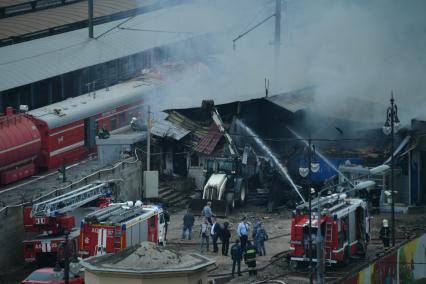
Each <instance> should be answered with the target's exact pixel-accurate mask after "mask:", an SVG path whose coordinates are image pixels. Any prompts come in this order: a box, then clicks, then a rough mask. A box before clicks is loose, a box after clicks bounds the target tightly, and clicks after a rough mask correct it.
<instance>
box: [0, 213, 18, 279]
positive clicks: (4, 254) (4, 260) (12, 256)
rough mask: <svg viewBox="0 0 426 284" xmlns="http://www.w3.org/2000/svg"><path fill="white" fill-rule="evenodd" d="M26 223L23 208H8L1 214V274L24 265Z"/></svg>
mask: <svg viewBox="0 0 426 284" xmlns="http://www.w3.org/2000/svg"><path fill="white" fill-rule="evenodd" d="M23 238H24V223H23V218H22V206H19V207H13V208H7V210H5V211H3V212H1V213H0V248H1V249H0V274H3V273H5V272H6V270H7V268H8V267H10V266H12V265H19V264H22V263H23V261H24V254H23V250H22V244H21V242H22V240H23Z"/></svg>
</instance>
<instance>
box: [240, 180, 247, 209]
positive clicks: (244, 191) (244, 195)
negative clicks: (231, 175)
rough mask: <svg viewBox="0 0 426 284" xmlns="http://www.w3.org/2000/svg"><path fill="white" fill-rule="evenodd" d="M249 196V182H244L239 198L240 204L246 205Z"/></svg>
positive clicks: (241, 205)
mask: <svg viewBox="0 0 426 284" xmlns="http://www.w3.org/2000/svg"><path fill="white" fill-rule="evenodd" d="M247 196H248V190H247V183H246V182H243V183H242V185H241V189H240V196H239V198H238V206H240V207H244V206H245V205H246V203H247Z"/></svg>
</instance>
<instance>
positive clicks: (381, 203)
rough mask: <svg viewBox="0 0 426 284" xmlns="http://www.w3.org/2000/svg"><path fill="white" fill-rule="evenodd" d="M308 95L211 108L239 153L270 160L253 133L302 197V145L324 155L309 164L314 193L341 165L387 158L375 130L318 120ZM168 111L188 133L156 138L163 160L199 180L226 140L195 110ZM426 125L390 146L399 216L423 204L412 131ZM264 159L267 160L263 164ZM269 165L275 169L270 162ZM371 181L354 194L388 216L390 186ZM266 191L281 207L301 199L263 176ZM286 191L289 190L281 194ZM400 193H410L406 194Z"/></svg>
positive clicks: (420, 156) (386, 146)
mask: <svg viewBox="0 0 426 284" xmlns="http://www.w3.org/2000/svg"><path fill="white" fill-rule="evenodd" d="M313 92H314V89H312V88H307V89H303V90H300V91H298V92H291V93H286V94H279V95H276V96H269V97H267V98H260V99H254V100H249V101H242V102H233V103H228V104H223V105H218V106H217V108H218V111H219V113H220V115H221V117H222V119H223V121H224V123H225V124H226V125H227V127H228V132H229V133H230V134H231V136H232V138H233V139H234V140H235V142H236V143H237V145H238V147H239V148H240V149H243V148H244V147H245V146H246V145H250V146H251V147H252V148H253V150H254V152H256V153H257V155H260V156H265V157H266V156H268V155H267V154H266V153H265V151H264V149H262V148H263V147H262V146H259V143H255V142H254V137H252V136H253V135H252V134H250V133H255V134H256V136H257V137H260V138H261V141H262V142H263V143H264V144H265V145H266V147H267V148H269V149H270V152H272V153H273V154H274V156H275V157H276V160H278V161H279V162H280V163H281V164H282V166H284V167H287V169H288V172H289V174H290V176H291V178H292V179H293V180H294V182H295V184H297V185H299V186H301V187H302V188H303V190H302V191H303V195H304V196H305V197H306V196H307V186H308V182H307V181H306V179H302V178H301V177H300V176H299V173H298V170H299V166H300V164H301V163H303V161H304V159H306V155H305V154H304V152H306V144H305V142H304V141H307V140H308V139H312V141H313V143H315V145H316V148H317V151H319V152H321V153H322V157H320V156H319V155H317V156H315V157H314V159H316V160H317V161H318V163H319V164H320V170H319V171H318V172H317V173H312V175H311V180H310V182H311V185H312V186H313V187H314V188H316V189H320V188H321V187H323V186H324V185H325V184H327V185H333V184H334V185H337V183H338V182H339V179H338V176H339V174H338V172H337V170H338V168H339V166H359V167H361V166H362V167H375V166H378V165H381V164H383V163H388V158H389V157H390V154H391V152H390V139H389V137H386V136H385V135H383V133H382V131H381V125H380V124H377V125H375V124H371V123H364V124H363V123H361V122H355V121H350V120H346V119H340V118H335V117H327V116H324V115H321V114H319V113H316V112H315V110H314V109H312V108H310V107H309V101H312V100H311V99H312V96H313ZM297 94H299V95H297ZM166 112H167V113H168V115H169V116H168V118H167V119H166V120H168V121H169V122H171V123H172V124H174V125H177V126H179V127H181V128H182V129H185V130H187V131H188V133H187V134H185V135H184V136H183V137H180V139H173V138H171V137H166V136H167V135H166V136H164V137H162V138H165V140H167V141H168V142H164V139H163V142H161V143H167V150H164V152H167V153H169V155H168V157H167V158H165V160H168V162H167V163H168V164H169V168H168V169H169V170H170V171H172V172H174V173H179V174H182V175H189V176H193V177H195V178H196V179H197V176H199V175H200V174H201V172H202V168H203V166H204V162H205V161H206V160H207V159H208V157H211V156H215V157H217V156H226V155H227V149H226V148H227V147H225V145H226V143H225V139H224V137H223V136H222V135H221V134H220V133H219V131H218V130H217V129H215V128H214V127H213V126H212V125H213V121H212V120H211V118H210V114H209V113H208V112H206V111H204V110H203V109H201V108H190V109H179V110H168V111H166ZM237 121H242V122H244V125H246V127H248V128H250V129H251V131H252V132H247V130H245V129H244V127H241V124H240V123H236V122H237ZM425 125H426V124H425V123H424V122H423V121H413V123H412V127H411V128H412V130H408V129H402V130H401V131H399V132H398V133H397V135H396V137H395V139H396V140H395V145H396V146H397V147H396V148H397V149H399V150H398V152H397V153H395V157H396V158H395V169H396V170H395V184H396V186H395V188H396V190H397V191H398V193H397V195H396V202H397V204H398V206H399V207H400V209H399V210H400V211H401V210H405V209H403V208H407V206H410V205H422V204H424V203H425V201H424V200H425V197H424V196H425V194H424V192H423V191H422V190H421V189H420V188H422V184H423V183H424V181H423V179H422V178H421V176H422V175H421V172H422V169H421V168H422V167H421V163H422V161H423V160H424V158H425V157H426V155H425V154H424V152H425V151H424V149H423V148H424V147H423V146H420V142H421V139H414V137H415V136H416V135H419V134H416V132H421V131H422V130H421V129H425ZM294 133H297V134H298V136H297V135H295V134H294ZM157 138H158V137H157ZM423 144H424V143H423ZM423 144H422V145H423ZM163 145H164V144H163ZM173 153H179V154H178V155H175V154H173ZM325 159H326V160H327V161H325ZM269 160H273V159H271V158H270V157H269ZM268 166H274V165H271V163H269V165H268ZM370 178H373V179H374V180H375V182H376V185H375V187H374V189H370V190H369V191H364V192H361V191H360V195H361V197H367V198H368V199H371V200H373V201H372V203H373V204H370V206H371V205H373V206H374V207H377V208H379V207H380V208H381V209H382V210H385V211H386V210H388V207H389V205H388V201H387V199H386V194H385V192H386V191H388V187H389V179H390V178H389V173H388V174H385V175H384V176H383V177H379V176H378V177H371V176H370ZM198 179H199V182H198V186H202V183H203V182H202V180H203V179H202V178H198ZM251 182H252V183H251V186H250V185H249V189H250V190H254V189H256V187H257V186H258V184H256V181H254V180H253V181H251ZM268 186H269V187H270V188H276V189H277V195H278V196H279V197H282V199H284V200H294V201H297V200H298V199H300V198H299V197H297V195H296V194H295V193H294V191H293V190H291V185H290V184H289V183H288V181H285V179H283V178H281V177H280V176H279V175H278V173H275V175H272V176H270V177H269V184H268ZM285 188H287V190H283V189H285ZM406 188H409V190H405V189H406ZM283 192H286V193H287V194H283ZM371 200H370V201H371Z"/></svg>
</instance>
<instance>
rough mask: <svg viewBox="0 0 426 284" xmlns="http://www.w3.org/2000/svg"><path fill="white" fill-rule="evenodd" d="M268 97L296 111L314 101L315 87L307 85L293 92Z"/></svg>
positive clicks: (269, 99) (283, 106)
mask: <svg viewBox="0 0 426 284" xmlns="http://www.w3.org/2000/svg"><path fill="white" fill-rule="evenodd" d="M266 99H267V100H268V101H270V102H272V103H274V104H276V105H279V106H280V107H282V108H285V109H287V110H289V111H291V112H296V111H298V110H301V109H305V108H307V107H309V106H310V105H311V104H312V103H313V99H314V88H313V87H307V88H303V89H300V90H296V91H292V92H285V93H281V94H276V95H272V96H270V97H267V98H266Z"/></svg>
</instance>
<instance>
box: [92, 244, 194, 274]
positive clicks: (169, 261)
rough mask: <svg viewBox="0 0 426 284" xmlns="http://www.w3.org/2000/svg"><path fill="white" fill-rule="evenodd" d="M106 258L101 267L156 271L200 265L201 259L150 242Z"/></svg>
mask: <svg viewBox="0 0 426 284" xmlns="http://www.w3.org/2000/svg"><path fill="white" fill-rule="evenodd" d="M105 257H106V258H102V263H99V264H98V265H99V266H100V267H103V268H120V269H126V270H133V269H140V268H143V269H156V268H160V267H162V268H170V269H179V268H186V267H191V266H194V265H197V264H199V263H200V259H198V258H197V257H196V256H195V255H190V254H182V253H179V252H176V251H174V250H171V249H166V248H165V247H162V246H158V245H156V244H153V243H150V242H142V243H141V244H139V245H136V246H133V247H130V248H128V249H126V250H124V251H122V252H120V253H117V254H112V255H108V256H105Z"/></svg>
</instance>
